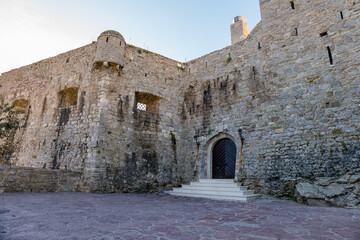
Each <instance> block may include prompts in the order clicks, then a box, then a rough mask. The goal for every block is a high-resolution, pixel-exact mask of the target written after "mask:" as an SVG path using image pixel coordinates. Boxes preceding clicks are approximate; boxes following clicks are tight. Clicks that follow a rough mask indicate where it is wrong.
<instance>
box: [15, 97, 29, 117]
mask: <svg viewBox="0 0 360 240" xmlns="http://www.w3.org/2000/svg"><path fill="white" fill-rule="evenodd" d="M27 104H28V101H27V100H25V99H18V100H15V101H14V103H13V105H14V108H13V110H14V112H16V113H20V114H22V113H25V110H26V106H27Z"/></svg>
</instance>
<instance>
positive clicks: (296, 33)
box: [295, 28, 299, 36]
mask: <svg viewBox="0 0 360 240" xmlns="http://www.w3.org/2000/svg"><path fill="white" fill-rule="evenodd" d="M298 35H299V31H298V29H297V28H295V36H298Z"/></svg>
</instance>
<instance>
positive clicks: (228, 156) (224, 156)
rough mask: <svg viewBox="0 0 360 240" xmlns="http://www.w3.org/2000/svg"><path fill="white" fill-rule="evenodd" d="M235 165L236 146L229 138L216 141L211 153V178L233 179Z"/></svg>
mask: <svg viewBox="0 0 360 240" xmlns="http://www.w3.org/2000/svg"><path fill="white" fill-rule="evenodd" d="M235 165H236V145H235V143H234V142H233V141H232V140H231V139H230V138H223V139H221V140H220V141H218V142H217V143H216V144H215V146H214V148H213V152H212V177H213V178H214V179H234V178H235Z"/></svg>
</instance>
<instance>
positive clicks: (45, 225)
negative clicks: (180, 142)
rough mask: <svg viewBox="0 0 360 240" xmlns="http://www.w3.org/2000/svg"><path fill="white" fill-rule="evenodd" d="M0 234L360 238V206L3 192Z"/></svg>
mask: <svg viewBox="0 0 360 240" xmlns="http://www.w3.org/2000/svg"><path fill="white" fill-rule="evenodd" d="M0 239H4V240H15V239H18V240H20V239H26V240H28V239H29V240H41V239H47V240H48V239H143V240H145V239H148V240H150V239H186V240H193V239H249V240H251V239H311V240H320V239H353V240H359V239H360V210H354V209H352V210H349V209H342V208H324V207H309V206H305V205H301V204H297V203H295V202H291V201H281V200H258V201H255V202H250V203H241V202H224V201H213V200H206V199H193V198H183V197H173V196H159V195H155V194H153V195H147V194H139V195H136V194H111V195H102V194H87V193H7V194H2V195H0Z"/></svg>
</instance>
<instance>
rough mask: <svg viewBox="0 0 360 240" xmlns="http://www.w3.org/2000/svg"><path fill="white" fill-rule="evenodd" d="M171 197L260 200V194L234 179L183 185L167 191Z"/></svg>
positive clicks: (203, 180)
mask: <svg viewBox="0 0 360 240" xmlns="http://www.w3.org/2000/svg"><path fill="white" fill-rule="evenodd" d="M166 193H169V194H170V195H174V196H183V197H202V198H211V199H217V200H239V201H248V200H253V199H256V198H258V197H259V196H260V195H259V194H254V191H252V190H247V187H245V186H241V184H239V183H235V182H234V180H233V179H200V180H199V182H191V183H190V185H182V187H181V188H174V189H173V191H167V192H166Z"/></svg>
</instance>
